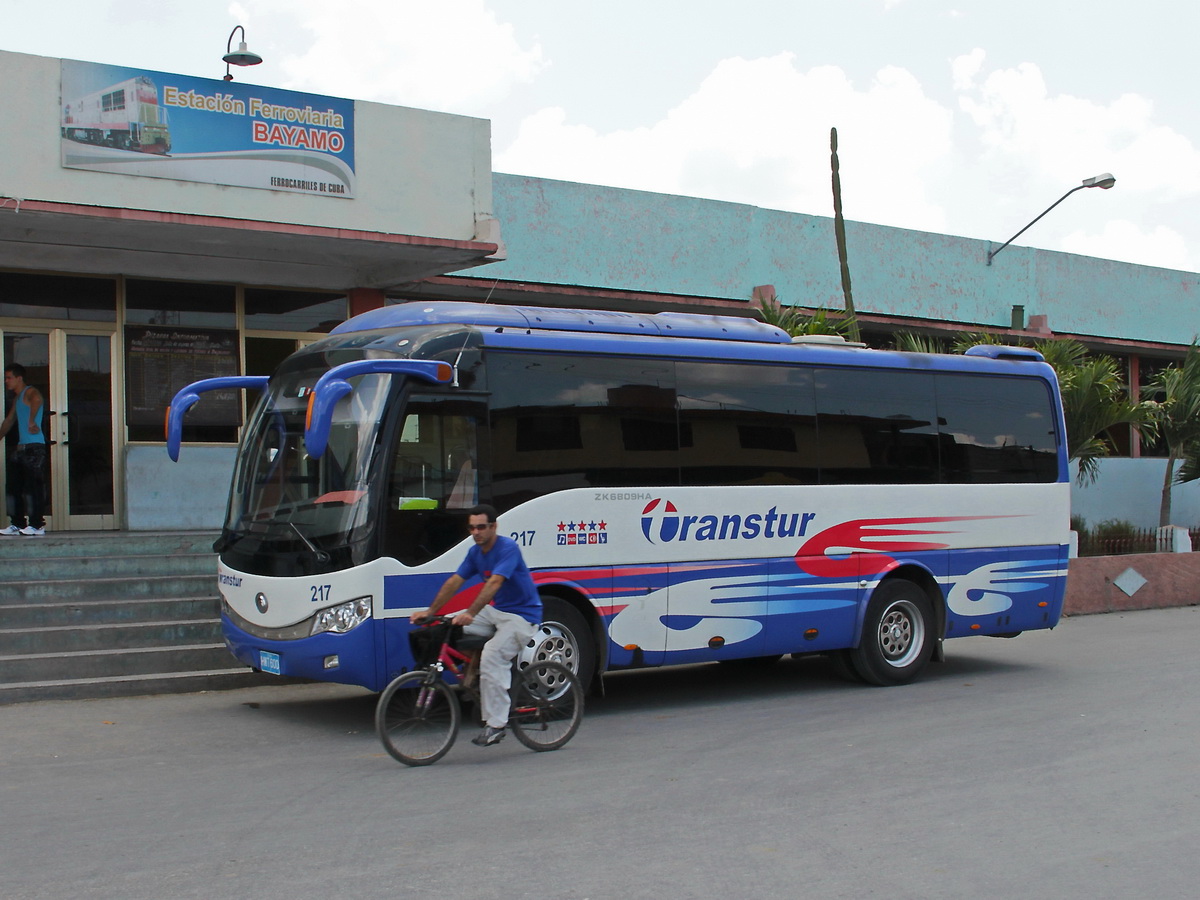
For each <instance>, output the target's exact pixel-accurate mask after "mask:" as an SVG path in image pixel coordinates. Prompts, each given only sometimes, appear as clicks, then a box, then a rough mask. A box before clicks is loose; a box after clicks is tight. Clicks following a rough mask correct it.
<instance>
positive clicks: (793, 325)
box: [758, 297, 854, 337]
mask: <svg viewBox="0 0 1200 900" xmlns="http://www.w3.org/2000/svg"><path fill="white" fill-rule="evenodd" d="M758 311H759V314H760V316H761V318H762V320H763V321H764V322H766V323H767V324H768V325H774V326H775V327H776V328H781V329H783V330H784V331H786V332H787V333H788V334H790V335H791V336H792V337H798V336H799V335H802V334H837V335H841V336H842V337H847V336H848V335H850V334H852V333H853V324H854V319H853V317H852V316H848V315H837V316H830V315H829V310H827V309H814V310H813V311H812V312H805V311H804V309H802V308H801V307H799V306H784V305H783V304H782V303H780V302H779V300H778V299H776V298H770V297H763V298H762V299H761V300H759V301H758Z"/></svg>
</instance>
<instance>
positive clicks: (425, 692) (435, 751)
mask: <svg viewBox="0 0 1200 900" xmlns="http://www.w3.org/2000/svg"><path fill="white" fill-rule="evenodd" d="M461 717H462V713H461V711H460V710H459V707H458V698H457V697H455V696H454V692H453V691H452V690H450V688H449V687H448V686H447V685H446V683H445V682H444V681H442V679H441V677H440V676H439V675H438V674H436V673H434V672H424V671H416V672H409V673H408V674H406V675H401V676H400V677H399V678H397V679H396V680H395V681H393V682H392V683H391V684H389V685H388V686H387V687H386V688H385V689H384V691H383V694H382V695H381V696H380V698H379V705H378V706H376V707H375V730H376V732H378V734H379V740H381V741H382V742H383V747H384V749H385V750H387V752H388V753H390V754H391V755H392V757H393V758H395V759H398V760H399V761H400V762H402V763H404V764H405V765H409V766H427V765H429V764H430V763H435V762H437V761H438V760H439V759H441V758H442V757H443V756H445V755H446V752H447V751H448V750H449V749H450V748H451V747H452V746H453V745H454V739H455V738H457V737H458V723H459V720H460V718H461Z"/></svg>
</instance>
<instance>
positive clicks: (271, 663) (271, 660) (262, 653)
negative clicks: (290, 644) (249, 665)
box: [258, 650, 279, 675]
mask: <svg viewBox="0 0 1200 900" xmlns="http://www.w3.org/2000/svg"><path fill="white" fill-rule="evenodd" d="M258 667H259V668H260V669H262V670H263V671H264V672H267V673H269V674H271V675H278V674H279V654H278V653H270V652H268V651H266V650H259V651H258Z"/></svg>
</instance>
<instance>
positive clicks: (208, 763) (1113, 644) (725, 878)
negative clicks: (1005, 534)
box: [0, 608, 1200, 900]
mask: <svg viewBox="0 0 1200 900" xmlns="http://www.w3.org/2000/svg"><path fill="white" fill-rule="evenodd" d="M1198 638H1200V609H1198V608H1186V609H1176V610H1162V611H1150V612H1137V613H1129V614H1113V615H1105V616H1088V617H1081V618H1075V619H1070V620H1068V621H1066V622H1064V624H1063V625H1061V626H1060V627H1059V628H1058V629H1057V630H1055V631H1054V632H1050V633H1037V634H1030V635H1025V636H1023V637H1021V638H1018V639H1016V640H1011V641H1005V640H992V639H986V638H975V639H966V640H959V641H952V642H950V643H949V644H948V645H947V647H948V656H949V659H948V660H947V662H946V663H944V664H942V665H938V666H935V667H933V668H932V670H931V672H930V674H929V675H928V676H927V677H926V678H925V679H923V680H922V681H921V682H919V683H917V684H915V685H912V686H909V687H905V688H886V689H885V688H866V687H861V686H853V685H849V684H845V683H842V682H840V681H838V680H837V679H836V678H835V677H834V675H833V673H832V672H831V671H830V669H829V667H828V665H827V664H826V663H825V662H824V661H823V660H821V659H807V660H799V661H795V660H787V661H784V662H782V663H780V664H778V665H777V666H775V667H773V668H772V669H770V670H769V671H768V672H765V673H754V672H739V671H737V670H735V669H731V668H729V667H724V666H694V667H688V668H685V669H676V670H665V671H661V672H646V673H641V672H639V673H626V674H622V675H618V676H615V677H612V678H611V679H610V680H609V682H608V693H607V696H606V697H605V698H603V699H599V700H595V701H593V702H591V704H590V707H589V711H588V717H587V718H586V719H585V721H584V726H583V728H582V729H581V731H580V733H579V735H578V736H577V737H576V739H575V740H574V742H572V743H571V744H570V745H569V746H568V747H566V748H565V749H563V750H561V751H559V752H556V753H546V754H535V753H531V752H530V751H528V750H525V749H524V748H522V747H521V746H520V745H518V744H516V742H515V741H512V740H511V739H509V740H508V741H506V742H505V743H504V744H502V745H500V746H498V747H495V748H491V749H487V750H481V749H478V748H475V747H473V746H471V745H470V744H469V743H467V742H466V741H465V740H461V743H460V745H458V746H456V747H455V748H454V749H453V750H452V751H451V752H450V754H449V756H447V757H446V758H445V759H444V760H443V761H442V762H440V763H438V764H437V765H435V766H433V767H430V768H427V769H409V768H406V767H404V766H401V765H398V764H397V763H395V762H393V761H392V760H391V758H390V757H388V756H386V755H385V754H384V753H383V752H382V750H381V748H380V747H379V745H378V743H377V742H376V739H375V736H374V733H373V730H372V726H371V720H372V718H371V717H372V713H373V699H374V698H373V697H372V696H370V695H367V694H366V693H364V692H363V691H361V690H358V689H353V688H343V687H336V686H330V685H300V686H289V687H277V688H252V689H246V690H241V691H232V692H225V693H211V694H192V695H181V696H166V697H151V698H137V699H119V700H104V701H70V702H44V703H32V704H26V705H17V706H9V707H0V820H2V822H3V837H2V840H0V895H2V896H4V897H6V898H13V900H17V898H38V900H46V898H66V897H89V898H92V897H95V898H121V900H140V898H155V900H160V898H191V897H196V898H206V900H207V898H224V897H230V898H233V897H237V898H246V897H263V898H273V897H287V896H298V897H337V898H359V897H364V898H367V897H390V898H410V897H411V898H418V897H420V898H426V897H436V896H439V895H445V893H446V892H447V891H449V890H454V891H457V892H460V893H461V895H462V896H464V897H470V898H491V897H496V898H517V897H533V898H540V900H555V898H591V900H607V898H642V897H654V898H680V897H698V898H709V897H720V898H725V897H730V898H742V897H745V896H747V895H753V896H761V897H781V896H796V897H800V896H808V897H822V898H840V897H853V898H866V897H881V898H889V900H896V898H923V900H926V898H941V897H946V898H950V897H953V898H963V897H987V898H1008V897H1014V898H1016V897H1019V898H1043V897H1044V898H1076V897H1078V898H1088V900H1103V898H1122V900H1125V898H1141V897H1154V898H1175V897H1180V898H1182V897H1189V898H1190V897H1192V896H1195V885H1196V883H1197V882H1198V881H1200V851H1198V850H1197V846H1196V839H1197V835H1198V834H1200V764H1198V761H1200V678H1198V677H1197V676H1198V675H1200V667H1198V665H1197V654H1196V649H1195V648H1196V645H1197V642H1198V640H1197V639H1198Z"/></svg>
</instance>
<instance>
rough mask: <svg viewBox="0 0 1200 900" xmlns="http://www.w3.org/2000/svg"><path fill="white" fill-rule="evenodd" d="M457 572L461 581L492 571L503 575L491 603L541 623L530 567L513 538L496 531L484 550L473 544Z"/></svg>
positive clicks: (486, 575)
mask: <svg viewBox="0 0 1200 900" xmlns="http://www.w3.org/2000/svg"><path fill="white" fill-rule="evenodd" d="M456 574H457V575H458V577H459V578H461V579H463V580H464V581H467V580H469V579H470V578H471V577H472V576H474V575H478V576H479V577H480V578H482V579H483V580H484V581H487V580H488V579H489V578H491V577H492V576H493V575H502V576H503V577H504V584H502V585H500V590H498V591H496V596H495V597H493V598H492V605H493V606H494V607H496V609H498V610H500V611H501V612H507V613H514V614H515V615H518V616H520V617H521V618H522V619H524V620H525V621H526V622H532V623H533V624H535V625H539V624H541V621H542V598H541V597H539V596H538V592H537V588H536V587H535V586H534V584H533V576H532V575H530V574H529V567H528V566H527V565H525V560H524V559H522V558H521V549H520V548H519V547H518V546H517V542H516V541H514V540H513V539H512V538H506V537H504V536H503V535H496V543H494V544H492V549H491V550H489V551H488V552H487V553H484V552H483V551H482V550H481V549H480V548H479V545H478V544H473V545H472V546H471V549H470V550H468V551H467V558H466V559H464V560H463V563H462V565H461V566H459V567H458V572H457V573H456Z"/></svg>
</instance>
